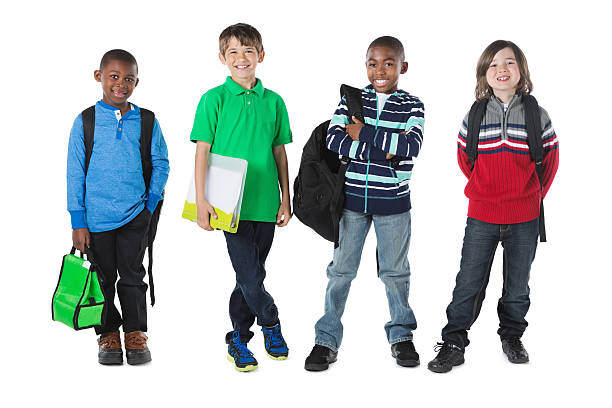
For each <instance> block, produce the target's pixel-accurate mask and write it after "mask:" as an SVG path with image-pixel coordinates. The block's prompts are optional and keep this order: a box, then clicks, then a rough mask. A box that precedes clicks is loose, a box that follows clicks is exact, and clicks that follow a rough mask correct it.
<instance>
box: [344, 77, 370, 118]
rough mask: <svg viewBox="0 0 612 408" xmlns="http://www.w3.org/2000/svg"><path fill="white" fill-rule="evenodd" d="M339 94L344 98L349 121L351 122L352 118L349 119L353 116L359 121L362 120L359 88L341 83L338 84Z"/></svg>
mask: <svg viewBox="0 0 612 408" xmlns="http://www.w3.org/2000/svg"><path fill="white" fill-rule="evenodd" d="M340 95H341V96H343V97H344V99H345V100H346V108H347V111H348V112H347V116H348V120H349V123H353V120H352V119H351V118H352V117H353V116H354V117H356V118H357V119H359V120H360V121H361V122H364V118H363V102H362V101H361V89H359V88H355V87H352V86H349V85H345V84H342V85H341V86H340Z"/></svg>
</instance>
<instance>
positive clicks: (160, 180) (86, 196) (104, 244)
mask: <svg viewBox="0 0 612 408" xmlns="http://www.w3.org/2000/svg"><path fill="white" fill-rule="evenodd" d="M94 78H95V80H96V81H98V82H100V84H101V85H102V100H100V101H98V102H97V103H96V104H95V126H94V148H93V149H92V153H91V158H90V161H89V163H88V164H87V163H86V157H85V144H84V133H83V118H82V115H81V114H79V115H78V116H77V118H76V119H75V121H74V124H73V126H72V130H71V132H70V141H69V144H68V166H67V184H68V188H67V192H68V212H69V213H70V218H71V223H72V241H73V245H74V246H75V248H77V249H79V250H80V251H81V252H83V251H86V252H87V253H88V254H90V255H91V256H92V259H93V260H94V261H95V262H96V263H97V264H98V266H99V267H100V272H101V277H102V280H103V284H102V286H103V290H104V294H105V297H106V300H107V306H106V308H107V310H106V319H105V322H104V325H103V326H101V327H96V333H97V334H99V335H100V337H99V339H98V345H99V351H98V362H99V363H100V364H121V363H122V362H123V351H122V348H121V339H120V337H119V327H120V326H123V331H124V333H125V338H124V340H125V347H126V357H127V362H128V364H142V363H146V362H148V361H151V353H150V351H149V349H148V347H147V336H146V334H145V332H146V331H147V307H146V299H145V296H146V291H147V287H148V286H147V284H146V283H144V282H143V278H144V275H145V268H144V266H143V265H142V261H143V258H144V253H145V249H146V238H147V233H148V230H149V223H150V221H151V215H152V214H153V212H154V211H155V208H156V207H157V204H158V203H159V201H160V200H161V199H162V194H163V190H164V186H165V185H166V181H167V179H168V172H169V166H168V150H167V148H166V143H165V141H164V137H163V135H162V132H161V129H160V127H159V123H158V122H157V119H155V121H154V126H153V134H152V140H151V162H152V173H151V180H150V182H149V185H148V186H147V185H145V180H144V177H143V170H142V163H141V153H140V137H141V129H140V128H141V111H140V108H139V107H138V106H136V105H134V104H131V103H129V102H128V98H129V97H130V96H131V95H132V92H133V91H134V88H135V87H136V86H137V85H138V65H137V63H136V59H135V58H134V56H132V54H130V53H129V52H127V51H124V50H119V49H115V50H111V51H108V52H107V53H106V54H104V56H103V57H102V60H101V62H100V69H98V70H95V71H94ZM117 273H118V274H119V281H118V282H117V285H116V289H117V293H118V296H119V302H120V304H121V312H122V313H119V311H118V310H117V308H116V306H115V304H114V298H115V282H116V281H117Z"/></svg>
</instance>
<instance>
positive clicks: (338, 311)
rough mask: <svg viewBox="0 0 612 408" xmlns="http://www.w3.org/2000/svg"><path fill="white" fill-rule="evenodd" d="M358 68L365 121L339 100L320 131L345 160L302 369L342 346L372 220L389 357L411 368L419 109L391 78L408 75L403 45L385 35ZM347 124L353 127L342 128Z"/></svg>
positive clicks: (324, 361)
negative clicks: (334, 243)
mask: <svg viewBox="0 0 612 408" xmlns="http://www.w3.org/2000/svg"><path fill="white" fill-rule="evenodd" d="M366 68H367V75H368V80H369V81H370V85H368V86H367V87H365V88H363V89H362V92H361V94H362V102H363V110H364V119H365V123H361V122H360V121H359V120H357V119H356V118H354V117H353V118H348V117H347V107H346V101H345V99H344V98H343V99H342V100H341V101H340V104H339V105H338V108H337V109H336V111H335V113H334V116H333V118H332V120H331V122H330V125H329V130H328V132H327V140H326V143H327V148H328V149H329V150H332V151H334V152H337V153H338V154H340V155H342V156H346V157H349V158H350V164H349V166H348V168H347V171H346V176H345V204H344V210H343V213H342V218H341V219H340V232H339V246H338V248H336V249H335V250H334V258H333V260H332V262H331V263H330V264H329V266H328V267H327V276H328V278H329V283H328V285H327V291H326V294H325V314H324V315H323V317H321V319H319V321H318V322H317V323H316V325H315V332H316V338H315V346H314V348H313V349H312V351H311V353H310V355H309V356H308V357H307V358H306V362H305V369H306V370H309V371H322V370H326V369H327V368H328V367H329V364H330V363H333V362H334V361H336V357H337V353H338V348H339V347H340V343H341V341H342V323H341V321H340V319H341V317H342V314H343V312H344V306H345V304H346V299H347V296H348V292H349V289H350V286H351V281H352V280H353V279H354V278H355V276H356V274H357V269H358V268H359V262H360V259H361V252H362V250H363V245H364V242H365V238H366V236H367V234H368V231H369V229H370V225H371V224H372V222H374V229H375V231H376V239H377V245H378V261H379V277H380V279H381V280H382V281H383V283H384V284H385V288H386V293H387V299H388V301H389V310H390V313H391V321H389V322H388V323H387V324H385V331H386V334H387V339H388V340H389V343H390V344H391V354H392V356H393V357H394V358H395V359H396V362H397V364H399V365H401V366H404V367H414V366H417V365H418V364H419V355H418V353H417V352H416V351H415V349H414V345H413V343H412V331H413V330H414V329H416V326H417V324H416V320H415V317H414V313H413V312H412V309H411V308H410V305H409V304H408V290H409V288H410V266H409V264H408V256H407V255H408V246H409V242H410V189H409V187H408V181H409V180H410V176H411V173H412V166H413V158H414V157H416V156H417V155H418V154H419V151H420V149H421V144H422V141H423V123H424V113H425V111H424V107H423V103H422V102H421V101H420V100H419V99H418V98H417V97H415V96H413V95H410V94H409V93H407V92H405V91H402V90H399V89H398V87H397V84H398V81H399V76H400V75H401V74H404V73H406V71H407V70H408V63H407V62H406V61H405V57H404V47H403V45H402V43H401V42H400V41H399V40H398V39H396V38H394V37H389V36H385V37H380V38H377V39H376V40H374V41H373V42H372V43H371V44H370V46H369V47H368V51H367V55H366ZM349 119H352V120H353V122H354V123H352V124H349Z"/></svg>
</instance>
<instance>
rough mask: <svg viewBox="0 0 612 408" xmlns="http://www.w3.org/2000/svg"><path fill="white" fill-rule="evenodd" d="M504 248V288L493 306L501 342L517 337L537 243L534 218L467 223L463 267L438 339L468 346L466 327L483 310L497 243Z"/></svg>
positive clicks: (523, 323) (470, 220)
mask: <svg viewBox="0 0 612 408" xmlns="http://www.w3.org/2000/svg"><path fill="white" fill-rule="evenodd" d="M500 241H501V244H502V246H503V248H504V287H503V289H502V296H501V298H500V299H499V302H498V304H497V314H498V315H499V330H498V331H497V333H498V334H499V335H500V337H501V338H507V337H521V336H522V335H523V332H524V331H525V328H526V327H527V321H526V320H525V315H526V314H527V311H528V310H529V305H530V301H529V272H530V270H531V263H532V262H533V259H534V258H535V253H536V247H537V243H538V219H537V218H536V219H535V220H532V221H528V222H523V223H518V224H508V225H503V224H490V223H487V222H483V221H478V220H476V219H473V218H468V219H467V226H466V227H465V237H464V239H463V250H462V252H461V268H460V270H459V273H458V274H457V281H456V284H455V290H454V291H453V300H452V301H451V303H450V304H449V305H448V307H447V309H446V316H447V318H448V324H447V325H446V327H444V329H442V340H443V341H446V342H449V343H452V344H455V345H457V346H460V347H465V346H467V345H468V344H469V343H470V342H469V340H468V338H467V331H468V330H469V329H470V327H471V326H472V324H473V323H474V321H476V318H478V314H479V313H480V308H481V307H482V301H483V300H484V297H485V289H486V287H487V284H488V283H489V275H490V273H491V265H492V264H493V257H494V256H495V250H496V249H497V244H498V243H499V242H500Z"/></svg>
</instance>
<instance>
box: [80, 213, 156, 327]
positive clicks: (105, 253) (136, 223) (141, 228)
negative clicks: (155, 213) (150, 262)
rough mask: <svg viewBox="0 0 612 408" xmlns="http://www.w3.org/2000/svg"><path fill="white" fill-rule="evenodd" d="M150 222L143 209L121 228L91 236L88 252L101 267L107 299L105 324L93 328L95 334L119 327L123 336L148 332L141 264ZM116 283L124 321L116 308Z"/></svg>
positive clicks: (147, 214) (149, 215)
mask: <svg viewBox="0 0 612 408" xmlns="http://www.w3.org/2000/svg"><path fill="white" fill-rule="evenodd" d="M150 221H151V213H150V212H149V210H147V209H144V210H142V212H141V213H140V214H138V215H137V216H136V218H134V219H133V220H131V221H130V222H128V223H127V224H125V225H124V226H122V227H119V228H117V229H114V230H110V231H104V232H92V233H91V248H90V249H91V251H92V253H93V260H94V261H95V262H96V263H97V264H98V266H99V267H100V272H101V276H102V280H103V282H102V289H103V291H104V296H105V297H106V320H105V322H104V325H103V326H101V327H99V328H98V327H96V333H97V334H101V333H108V332H112V331H115V330H118V329H119V327H120V326H121V325H123V331H124V332H125V333H129V332H132V331H136V330H140V331H147V301H146V292H147V287H148V285H147V284H146V283H144V282H143V278H144V276H145V273H146V271H145V268H144V266H143V265H142V260H143V258H144V253H145V249H146V245H147V243H146V239H145V238H146V235H147V231H148V230H149V222H150ZM117 271H118V272H119V282H117ZM115 282H117V294H118V295H119V303H120V304H121V312H122V314H123V318H122V317H121V316H122V314H120V313H119V311H118V310H117V307H116V306H115Z"/></svg>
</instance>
